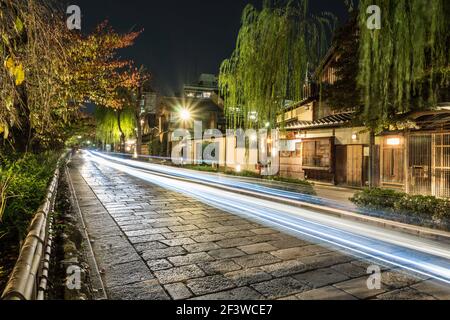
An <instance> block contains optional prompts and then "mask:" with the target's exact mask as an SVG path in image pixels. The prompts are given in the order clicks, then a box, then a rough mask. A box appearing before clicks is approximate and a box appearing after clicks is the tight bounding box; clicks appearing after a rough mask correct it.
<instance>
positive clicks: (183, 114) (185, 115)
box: [180, 109, 191, 121]
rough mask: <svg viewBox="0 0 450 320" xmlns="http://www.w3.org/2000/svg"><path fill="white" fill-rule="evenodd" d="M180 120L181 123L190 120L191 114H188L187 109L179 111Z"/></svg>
mask: <svg viewBox="0 0 450 320" xmlns="http://www.w3.org/2000/svg"><path fill="white" fill-rule="evenodd" d="M180 118H181V120H183V121H188V120H190V119H191V113H190V112H189V110H188V109H182V110H181V111H180Z"/></svg>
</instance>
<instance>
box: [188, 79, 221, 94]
mask: <svg viewBox="0 0 450 320" xmlns="http://www.w3.org/2000/svg"><path fill="white" fill-rule="evenodd" d="M218 93H219V81H218V78H217V76H215V75H213V74H201V75H200V78H199V79H198V82H197V83H195V84H189V85H184V87H183V94H184V96H185V97H186V98H195V99H210V98H212V97H213V96H214V95H217V94H218Z"/></svg>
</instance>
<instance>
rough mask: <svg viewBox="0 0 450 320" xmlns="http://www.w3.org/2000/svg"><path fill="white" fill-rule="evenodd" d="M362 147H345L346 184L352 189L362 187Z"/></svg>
mask: <svg viewBox="0 0 450 320" xmlns="http://www.w3.org/2000/svg"><path fill="white" fill-rule="evenodd" d="M363 165H364V147H363V146H362V145H351V146H347V184H348V185H349V186H353V187H361V186H362V185H363Z"/></svg>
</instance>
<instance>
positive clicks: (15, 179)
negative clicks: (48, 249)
mask: <svg viewBox="0 0 450 320" xmlns="http://www.w3.org/2000/svg"><path fill="white" fill-rule="evenodd" d="M58 158H59V153H56V152H46V153H41V154H38V155H34V154H27V155H24V156H21V157H19V156H17V155H15V156H14V155H8V156H4V155H3V156H2V155H0V186H3V185H6V189H5V192H4V193H3V196H2V199H0V200H1V201H0V202H1V203H0V210H1V211H2V212H0V252H1V255H0V292H1V291H2V288H3V287H4V286H5V284H6V280H7V277H8V274H9V273H10V272H11V270H12V268H13V267H14V264H15V261H16V260H17V257H18V254H19V249H20V243H21V241H22V240H23V239H24V237H25V236H26V233H27V229H28V227H29V224H30V222H31V220H32V218H33V216H34V214H35V213H36V211H37V209H38V208H39V206H40V205H41V203H42V201H43V200H44V197H45V195H46V191H47V186H48V185H49V183H50V181H51V179H52V177H53V174H54V171H55V169H56V164H57V161H58ZM6 182H7V183H6ZM2 189H3V188H2ZM2 207H3V208H2ZM1 208H2V209H1Z"/></svg>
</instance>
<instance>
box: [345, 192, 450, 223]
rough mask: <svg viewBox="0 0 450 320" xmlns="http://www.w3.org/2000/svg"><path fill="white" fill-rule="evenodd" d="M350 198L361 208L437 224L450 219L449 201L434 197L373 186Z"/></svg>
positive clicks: (447, 221)
mask: <svg viewBox="0 0 450 320" xmlns="http://www.w3.org/2000/svg"><path fill="white" fill-rule="evenodd" d="M350 200H351V201H352V202H353V203H355V204H356V205H357V206H359V207H361V208H365V209H372V210H384V211H388V212H391V213H395V214H399V215H403V216H406V217H411V218H415V219H420V220H428V221H433V222H435V223H436V224H438V225H443V226H448V224H449V221H450V201H448V200H445V199H440V198H436V197H431V196H421V195H408V194H406V193H403V192H398V191H393V190H387V189H378V188H373V189H365V190H363V191H361V192H358V193H357V194H355V196H354V197H353V198H351V199H350Z"/></svg>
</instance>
